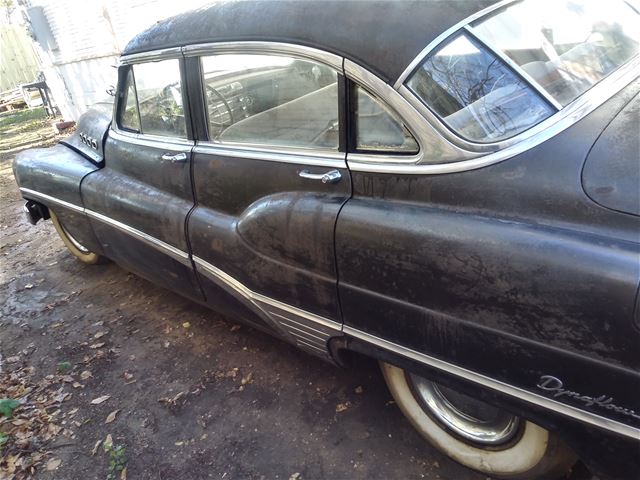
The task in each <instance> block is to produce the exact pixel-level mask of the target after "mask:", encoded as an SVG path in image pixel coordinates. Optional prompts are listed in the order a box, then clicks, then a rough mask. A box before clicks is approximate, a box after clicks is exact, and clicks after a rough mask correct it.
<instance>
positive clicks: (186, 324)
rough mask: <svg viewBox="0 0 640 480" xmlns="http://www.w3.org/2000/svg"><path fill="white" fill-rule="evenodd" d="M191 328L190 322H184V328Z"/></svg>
mask: <svg viewBox="0 0 640 480" xmlns="http://www.w3.org/2000/svg"><path fill="white" fill-rule="evenodd" d="M189 327H191V324H190V323H189V322H184V323H183V324H182V328H189Z"/></svg>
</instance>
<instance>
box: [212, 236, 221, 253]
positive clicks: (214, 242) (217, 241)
mask: <svg viewBox="0 0 640 480" xmlns="http://www.w3.org/2000/svg"><path fill="white" fill-rule="evenodd" d="M211 249H212V250H215V251H216V252H222V250H223V247H222V241H221V240H220V239H219V238H214V239H213V240H212V241H211Z"/></svg>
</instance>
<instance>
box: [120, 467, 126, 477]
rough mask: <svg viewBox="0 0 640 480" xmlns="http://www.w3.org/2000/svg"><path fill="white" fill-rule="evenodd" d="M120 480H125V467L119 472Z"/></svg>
mask: <svg viewBox="0 0 640 480" xmlns="http://www.w3.org/2000/svg"><path fill="white" fill-rule="evenodd" d="M120 480H127V467H124V468H123V469H122V471H121V472H120Z"/></svg>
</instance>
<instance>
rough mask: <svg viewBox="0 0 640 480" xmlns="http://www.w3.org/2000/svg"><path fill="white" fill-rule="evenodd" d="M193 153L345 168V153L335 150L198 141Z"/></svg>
mask: <svg viewBox="0 0 640 480" xmlns="http://www.w3.org/2000/svg"><path fill="white" fill-rule="evenodd" d="M193 153H200V154H206V155H218V156H221V157H234V158H246V159H252V160H265V161H269V162H279V163H293V164H298V165H308V166H316V167H327V168H342V169H346V168H347V163H346V161H345V153H344V152H338V151H335V150H305V149H301V148H284V147H283V148H277V147H271V146H269V147H265V148H262V147H258V146H253V145H229V144H224V145H222V144H218V143H213V142H198V143H197V144H196V146H195V148H194V149H193Z"/></svg>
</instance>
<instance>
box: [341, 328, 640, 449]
mask: <svg viewBox="0 0 640 480" xmlns="http://www.w3.org/2000/svg"><path fill="white" fill-rule="evenodd" d="M342 331H343V333H345V334H347V335H350V336H352V337H355V338H359V339H360V340H363V341H365V342H368V343H371V344H373V345H376V346H378V347H380V348H383V349H385V350H389V351H392V352H395V353H397V354H399V355H402V356H403V357H406V358H410V359H411V360H414V361H417V362H419V363H423V364H425V365H428V366H430V367H433V368H436V369H438V370H441V371H443V372H447V373H449V374H451V375H454V376H456V377H460V378H463V379H465V380H468V381H471V382H473V383H475V384H478V385H482V386H483V387H487V388H490V389H491V390H496V391H498V392H501V393H504V394H506V395H509V396H511V397H515V398H518V399H520V400H524V401H526V402H528V403H531V404H533V405H537V406H542V407H544V408H546V409H548V410H551V411H553V412H556V413H559V414H561V415H564V416H567V417H571V418H573V419H576V420H580V421H581V422H584V423H587V424H589V425H593V426H595V427H599V428H603V429H605V430H610V431H613V432H616V433H618V434H620V435H623V436H625V437H630V438H632V439H634V440H637V439H638V438H640V429H639V428H635V427H632V426H631V425H626V424H624V423H621V422H618V421H616V420H611V419H609V418H606V417H603V416H601V415H598V414H595V413H592V412H589V411H586V410H581V409H579V408H577V407H574V406H572V405H568V404H566V403H561V402H559V401H557V400H553V399H551V398H549V397H545V396H543V395H540V394H538V393H534V392H531V391H529V390H525V389H523V388H520V387H516V386H513V385H509V384H507V383H504V382H501V381H500V380H496V379H494V378H491V377H488V376H486V375H483V374H481V373H477V372H474V371H472V370H468V369H466V368H464V367H460V366H457V365H454V364H452V363H449V362H446V361H444V360H440V359H438V358H436V357H432V356H430V355H426V354H424V353H420V352H417V351H415V350H412V349H410V348H407V347H403V346H402V345H398V344H397V343H393V342H390V341H388V340H384V339H382V338H380V337H377V336H375V335H371V334H370V333H366V332H363V331H361V330H358V329H356V328H353V327H350V326H348V325H344V327H343V329H342Z"/></svg>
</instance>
